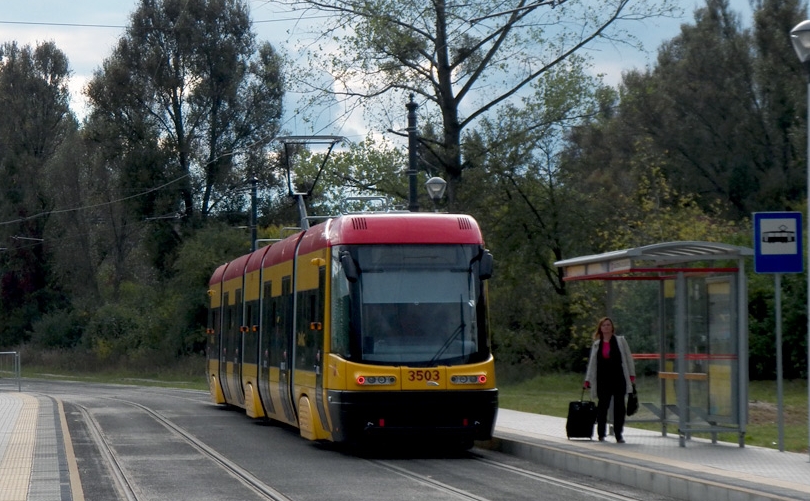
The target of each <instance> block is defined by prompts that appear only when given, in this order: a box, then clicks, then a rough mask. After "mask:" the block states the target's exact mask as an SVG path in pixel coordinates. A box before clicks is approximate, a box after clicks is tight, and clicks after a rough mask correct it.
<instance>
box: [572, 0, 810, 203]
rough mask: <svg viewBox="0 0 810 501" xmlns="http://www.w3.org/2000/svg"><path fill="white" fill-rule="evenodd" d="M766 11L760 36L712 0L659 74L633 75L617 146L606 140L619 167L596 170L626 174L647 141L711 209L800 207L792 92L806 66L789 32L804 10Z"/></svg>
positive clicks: (665, 56) (682, 186) (665, 49)
mask: <svg viewBox="0 0 810 501" xmlns="http://www.w3.org/2000/svg"><path fill="white" fill-rule="evenodd" d="M759 9H760V10H758V11H757V13H756V19H757V21H756V23H755V27H754V31H753V33H752V32H750V31H749V30H745V29H743V28H742V27H741V23H740V20H739V16H738V15H737V14H735V13H734V12H732V11H731V10H730V8H729V3H728V1H727V0H707V1H706V5H705V6H704V7H702V8H700V9H697V10H696V11H695V24H694V25H683V26H682V27H681V34H680V35H679V36H677V37H675V38H674V39H672V40H670V41H668V42H666V43H664V44H663V45H662V46H661V48H660V49H659V52H658V61H657V65H656V66H655V67H653V68H649V69H647V70H646V71H632V72H628V73H626V74H625V75H624V78H623V82H622V88H621V94H622V99H621V105H620V108H619V109H618V111H617V116H616V118H615V120H614V123H613V125H611V126H610V127H611V128H613V129H614V131H613V132H608V133H609V134H611V135H612V136H613V137H614V139H618V140H619V142H618V144H614V143H607V144H608V149H609V150H611V157H610V160H611V163H609V164H605V163H603V162H595V163H593V164H592V165H593V167H592V170H591V172H602V173H605V174H606V175H610V174H614V175H621V174H620V171H622V170H624V165H625V164H626V162H627V161H628V159H629V157H630V156H632V154H633V153H632V151H633V149H634V146H633V145H634V144H645V145H646V146H645V149H648V148H651V149H652V150H654V151H657V152H658V153H657V155H660V157H661V158H662V159H664V160H663V163H662V168H663V172H664V173H665V174H666V176H667V178H668V179H669V181H670V183H671V184H672V186H673V187H674V188H675V189H676V190H677V191H679V192H681V193H694V194H696V195H697V198H696V201H697V202H698V203H699V204H700V205H701V206H702V207H703V208H704V209H705V210H708V209H709V208H711V207H713V206H716V204H717V203H718V202H719V203H720V204H723V205H725V206H726V210H727V211H728V215H729V216H730V217H732V218H735V219H739V218H743V217H747V216H748V215H749V214H750V213H751V212H752V211H755V210H778V209H789V208H790V207H794V206H795V205H796V204H797V203H799V202H800V201H801V198H800V196H801V195H800V193H801V186H802V182H801V180H802V177H803V176H802V173H803V168H800V167H799V162H798V161H797V154H796V151H797V147H798V146H799V145H798V140H797V139H796V138H797V136H798V135H799V134H798V132H799V131H800V125H799V124H798V123H797V117H798V114H797V113H796V111H797V109H799V108H800V107H801V104H800V103H801V99H797V98H798V97H799V96H798V95H797V93H796V92H795V90H791V89H793V88H794V87H795V88H798V87H797V86H796V84H797V83H798V82H799V80H800V75H801V68H800V67H799V64H798V62H797V61H795V57H794V58H793V59H794V61H787V60H785V58H786V57H790V56H791V54H790V47H789V45H788V40H787V36H785V35H784V34H785V33H788V32H789V30H790V27H791V23H792V22H793V23H795V21H791V19H799V18H801V13H800V12H799V11H798V8H797V2H793V1H787V2H786V1H774V2H762V3H761V4H760V6H759ZM779 54H781V55H779ZM776 66H779V67H780V68H779V69H777V67H776ZM616 133H618V135H619V137H616ZM583 138H584V137H582V136H581V137H580V139H583ZM641 138H645V139H641ZM593 139H598V137H596V136H594V137H592V138H591V140H593ZM647 139H649V142H648V141H647ZM599 163H601V166H599V165H597V164H599ZM591 175H593V174H591Z"/></svg>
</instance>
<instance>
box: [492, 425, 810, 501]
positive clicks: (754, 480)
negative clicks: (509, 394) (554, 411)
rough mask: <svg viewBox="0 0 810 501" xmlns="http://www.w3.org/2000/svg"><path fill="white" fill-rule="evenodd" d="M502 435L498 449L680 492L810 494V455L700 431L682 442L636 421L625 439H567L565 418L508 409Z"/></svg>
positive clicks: (701, 500)
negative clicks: (710, 436) (710, 437)
mask: <svg viewBox="0 0 810 501" xmlns="http://www.w3.org/2000/svg"><path fill="white" fill-rule="evenodd" d="M630 426H632V423H631V425H630ZM495 434H496V440H494V441H493V442H492V444H491V446H490V448H492V449H496V450H501V451H503V452H506V453H509V454H513V455H517V456H520V457H523V458H525V459H530V460H533V461H538V462H542V463H544V464H547V465H550V466H555V467H558V468H561V469H564V470H570V471H577V472H580V473H585V474H588V475H591V476H594V477H597V478H604V479H609V480H612V481H614V482H617V483H620V484H624V485H628V486H631V487H635V488H639V489H643V490H647V491H651V492H655V493H657V494H662V495H665V496H670V497H673V498H675V499H683V500H689V501H705V500H711V501H748V500H788V499H790V500H794V499H801V500H805V501H807V500H810V455H807V454H796V453H790V452H779V451H778V450H776V449H768V448H763V447H752V446H745V447H739V445H738V444H737V443H728V442H717V443H712V442H711V440H704V439H697V438H693V439H691V440H687V441H686V446H685V447H681V446H680V440H679V437H678V435H677V434H674V435H673V434H672V433H670V434H669V435H668V436H666V437H664V436H662V434H661V432H660V431H659V432H656V431H647V430H641V429H638V428H632V427H625V430H624V439H625V440H626V443H624V444H617V443H616V442H615V440H613V437H608V438H607V439H606V441H605V442H599V441H596V440H594V441H589V440H568V439H567V438H566V434H565V419H564V418H558V417H551V416H543V415H538V414H529V413H525V412H518V411H512V410H506V409H500V410H498V420H497V424H496V431H495ZM595 436H596V435H595V434H594V437H595Z"/></svg>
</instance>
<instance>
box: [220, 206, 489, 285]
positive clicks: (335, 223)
mask: <svg viewBox="0 0 810 501" xmlns="http://www.w3.org/2000/svg"><path fill="white" fill-rule="evenodd" d="M299 240H301V244H300V247H299V249H298V250H299V252H300V253H301V254H307V253H309V252H313V251H317V250H319V249H324V248H327V247H331V246H333V245H357V244H475V245H483V244H484V238H483V236H482V234H481V229H480V227H479V226H478V223H477V222H476V221H475V219H473V218H472V217H471V216H468V215H465V214H437V213H431V212H379V213H368V214H350V215H344V216H339V217H336V218H334V219H330V220H327V221H326V222H324V223H320V224H317V225H315V226H313V227H312V228H310V229H308V230H306V231H302V232H300V233H297V234H295V235H292V236H290V237H287V238H285V239H284V240H282V241H280V242H277V243H274V244H273V245H270V246H268V247H262V248H261V249H258V250H256V251H254V252H252V253H250V254H245V255H243V256H240V257H238V258H236V259H234V260H233V261H231V262H230V263H226V264H224V265H222V266H220V267H219V268H217V270H216V271H215V272H214V274H213V275H212V276H211V280H210V282H209V283H210V284H214V283H219V282H222V281H227V280H231V279H234V278H237V277H241V276H243V275H244V273H245V272H252V271H256V270H258V269H259V268H260V267H264V268H267V267H269V266H273V265H275V264H278V263H281V262H284V261H289V260H292V259H293V257H294V255H295V249H296V245H297V244H298V241H299Z"/></svg>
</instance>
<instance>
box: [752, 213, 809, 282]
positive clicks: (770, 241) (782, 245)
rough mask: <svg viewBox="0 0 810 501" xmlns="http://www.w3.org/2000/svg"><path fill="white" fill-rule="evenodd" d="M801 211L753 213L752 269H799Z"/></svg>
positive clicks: (780, 271)
mask: <svg viewBox="0 0 810 501" xmlns="http://www.w3.org/2000/svg"><path fill="white" fill-rule="evenodd" d="M803 256H804V253H803V252H802V214H801V212H755V213H754V271H755V272H756V273H801V272H802V271H803V269H804V268H803V265H802V258H803Z"/></svg>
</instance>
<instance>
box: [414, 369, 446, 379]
mask: <svg viewBox="0 0 810 501" xmlns="http://www.w3.org/2000/svg"><path fill="white" fill-rule="evenodd" d="M439 374H440V373H439V371H438V370H436V369H433V370H412V371H408V381H438V380H439V379H440V375H439Z"/></svg>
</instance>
